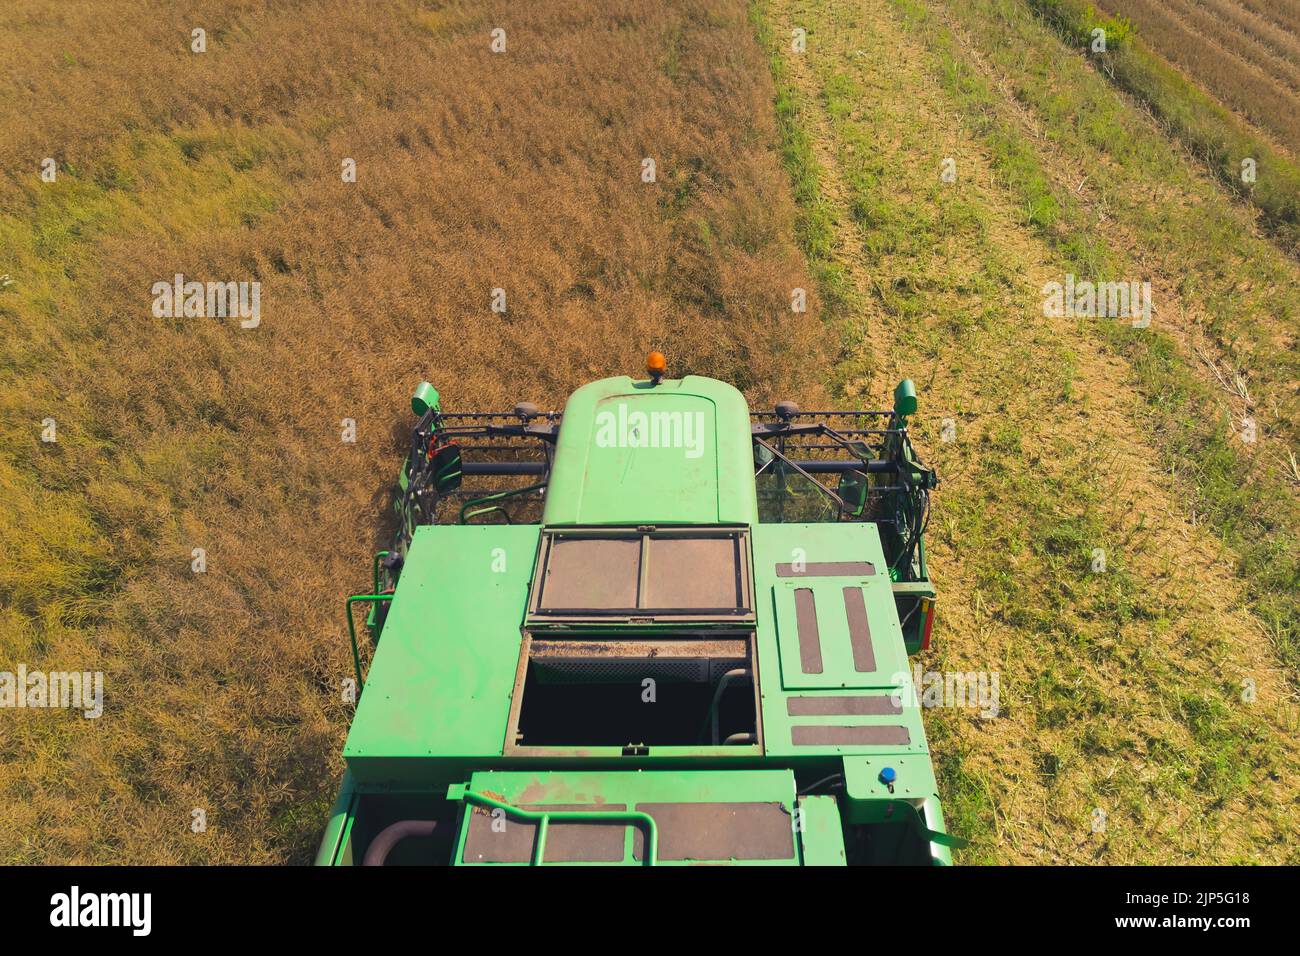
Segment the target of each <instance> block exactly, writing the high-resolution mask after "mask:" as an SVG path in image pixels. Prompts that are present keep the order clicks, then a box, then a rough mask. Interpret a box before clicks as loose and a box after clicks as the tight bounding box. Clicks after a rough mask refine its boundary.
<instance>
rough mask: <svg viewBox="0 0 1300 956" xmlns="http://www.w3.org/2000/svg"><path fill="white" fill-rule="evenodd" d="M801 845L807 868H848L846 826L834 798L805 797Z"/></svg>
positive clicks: (800, 804) (800, 827)
mask: <svg viewBox="0 0 1300 956" xmlns="http://www.w3.org/2000/svg"><path fill="white" fill-rule="evenodd" d="M798 820H799V843H800V845H801V847H802V848H803V863H804V866H844V865H845V864H846V863H847V862H848V860H847V858H846V856H845V853H844V823H843V821H842V820H840V809H839V806H838V805H837V804H836V802H835V798H834V797H831V796H813V797H804V798H803V799H801V800H800V801H799V817H798Z"/></svg>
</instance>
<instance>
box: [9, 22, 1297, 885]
mask: <svg viewBox="0 0 1300 956" xmlns="http://www.w3.org/2000/svg"><path fill="white" fill-rule="evenodd" d="M1101 6H1103V7H1104V8H1105V10H1106V12H1107V13H1113V14H1119V15H1123V16H1127V17H1130V18H1131V19H1132V21H1133V23H1134V24H1136V27H1137V39H1138V41H1140V42H1142V43H1146V44H1148V45H1149V48H1150V49H1152V50H1155V51H1156V52H1158V53H1159V54H1160V56H1162V57H1164V58H1165V59H1167V60H1168V61H1169V62H1170V63H1172V64H1173V65H1174V66H1175V67H1177V68H1179V69H1181V70H1183V71H1185V82H1186V83H1187V84H1188V85H1189V88H1193V90H1195V89H1198V88H1202V87H1203V89H1204V91H1205V92H1206V93H1208V94H1209V95H1210V96H1212V97H1214V98H1215V99H1217V100H1218V101H1219V102H1221V103H1222V104H1223V105H1224V106H1225V107H1226V108H1227V110H1229V111H1232V112H1234V113H1237V114H1240V116H1241V117H1242V118H1244V119H1245V120H1246V121H1247V122H1249V123H1250V124H1253V126H1255V127H1258V129H1259V130H1261V131H1262V133H1261V135H1262V136H1263V137H1265V139H1266V140H1267V142H1266V143H1265V145H1266V146H1267V147H1268V148H1270V149H1276V157H1277V159H1276V162H1274V160H1273V158H1272V157H1273V156H1274V154H1273V153H1269V154H1268V158H1267V160H1266V161H1261V163H1260V164H1259V174H1260V179H1259V182H1258V183H1257V184H1256V188H1255V190H1254V192H1252V193H1251V194H1250V195H1249V196H1244V195H1243V194H1242V193H1241V192H1239V191H1238V190H1236V189H1235V188H1234V187H1233V186H1232V185H1231V184H1230V183H1226V182H1225V180H1224V176H1223V167H1224V166H1225V164H1226V166H1228V167H1231V168H1236V164H1237V163H1238V162H1239V160H1240V158H1241V157H1240V156H1239V155H1238V154H1237V153H1235V152H1231V151H1230V150H1227V151H1224V152H1223V153H1222V155H1218V154H1216V155H1214V156H1211V155H1209V154H1208V153H1207V151H1206V150H1203V149H1200V148H1197V147H1195V146H1194V145H1188V139H1187V137H1188V136H1189V135H1190V134H1189V133H1188V130H1189V129H1190V127H1188V126H1186V125H1183V126H1179V125H1178V123H1176V122H1174V121H1173V120H1172V119H1170V117H1171V116H1173V113H1172V112H1171V110H1172V107H1171V105H1170V104H1171V102H1172V100H1161V103H1162V104H1163V106H1162V107H1161V108H1158V109H1157V108H1152V107H1151V105H1150V101H1146V100H1144V99H1143V97H1142V96H1141V95H1138V94H1137V93H1135V87H1133V86H1132V85H1129V84H1125V83H1117V82H1115V79H1114V78H1113V77H1112V76H1110V75H1108V73H1107V70H1106V69H1100V68H1098V64H1097V62H1095V61H1094V60H1092V59H1090V58H1089V57H1088V55H1087V54H1086V52H1085V51H1084V50H1083V49H1081V47H1080V45H1079V44H1076V43H1073V42H1071V41H1069V40H1068V39H1067V38H1065V37H1063V35H1062V31H1061V29H1059V25H1058V24H1054V23H1053V22H1052V21H1051V18H1050V17H1046V16H1044V10H1043V7H1044V4H1043V3H1040V2H1037V0H564V2H561V0H536V2H529V3H518V2H514V3H512V2H507V0H487V2H472V0H446V2H437V0H386V2H382V3H381V2H378V0H360V2H358V0H348V2H344V0H275V2H255V0H197V2H195V3H193V4H190V5H188V6H187V7H186V8H185V9H184V10H183V11H180V10H178V9H177V8H176V7H175V6H174V5H173V4H170V3H167V2H164V0H101V2H93V3H92V2H90V0H78V2H72V3H66V4H60V5H50V4H48V3H45V2H41V0H10V2H9V3H8V4H7V9H6V14H7V16H6V17H5V18H4V21H3V22H2V23H0V499H2V500H3V505H0V671H14V670H16V668H17V667H18V666H19V665H20V664H21V665H23V666H25V667H26V668H27V669H29V670H45V671H56V670H75V671H78V672H82V671H101V672H103V673H104V675H105V677H104V703H103V713H102V715H101V716H100V717H98V718H97V719H85V718H84V717H83V716H82V715H81V714H80V713H78V712H68V711H62V712H61V711H58V710H17V709H0V802H2V803H3V805H4V806H5V808H6V809H5V812H4V813H3V814H0V862H4V863H61V862H79V863H115V862H132V863H258V864H262V863H305V862H309V861H310V860H311V858H312V854H313V853H314V851H315V848H316V843H317V841H318V840H319V838H320V834H321V830H322V827H323V825H324V821H325V819H326V816H327V814H328V811H329V807H330V804H331V803H332V801H333V799H334V795H335V793H336V791H337V788H338V782H339V777H340V775H341V773H342V769H343V764H342V760H341V758H340V756H339V754H340V750H341V747H342V745H343V740H344V737H345V735H346V732H347V726H348V721H349V719H350V716H351V711H352V708H351V705H350V704H349V703H348V702H347V701H346V700H345V698H344V695H343V694H342V693H341V688H342V687H343V686H344V683H345V681H346V680H347V678H349V677H350V676H351V674H352V662H351V656H350V651H349V649H348V639H347V630H346V626H345V623H344V618H343V601H344V598H345V596H346V595H347V594H350V593H353V592H355V591H357V590H358V589H359V588H363V587H364V586H365V585H366V583H367V578H368V575H369V567H370V565H369V561H370V557H371V555H373V553H374V551H375V549H376V548H379V547H383V546H384V544H385V542H386V539H387V534H388V532H389V530H390V528H391V526H390V524H389V523H388V518H387V510H388V506H389V498H388V494H387V492H388V487H389V485H390V484H391V482H392V479H393V476H394V474H395V472H396V469H397V466H398V463H399V460H400V457H401V456H402V454H403V453H404V450H405V447H406V445H405V443H406V441H407V439H408V437H409V427H410V423H411V418H410V412H409V395H410V391H411V388H412V386H413V384H414V383H415V382H417V381H418V380H420V379H421V378H425V379H428V380H429V381H431V382H434V383H435V384H436V385H437V387H438V389H439V391H440V392H441V393H442V397H443V401H444V403H445V405H446V407H447V408H448V409H449V410H453V411H454V410H462V409H471V408H472V409H481V410H501V411H507V410H509V408H510V407H511V406H512V405H513V404H514V403H515V402H516V401H520V400H528V401H533V402H536V403H538V404H539V405H541V406H542V407H544V408H559V407H561V406H562V404H563V402H564V400H565V397H566V396H567V395H568V394H569V392H571V391H572V390H573V389H574V388H576V387H577V386H579V385H581V384H583V383H585V382H587V381H590V380H592V379H594V378H599V377H602V376H605V375H615V374H625V373H626V374H637V373H638V371H639V367H640V363H641V360H642V358H643V356H644V353H645V352H646V350H647V349H649V348H659V349H662V350H663V351H664V352H666V353H667V354H668V360H669V362H670V364H671V368H672V373H673V374H674V375H677V374H686V373H698V374H704V375H710V376H713V377H716V378H720V379H723V380H725V381H729V382H732V383H733V384H735V385H737V386H738V387H739V388H740V389H741V390H742V391H744V393H745V394H746V396H747V397H748V398H749V400H750V402H751V404H752V405H753V406H754V407H759V408H767V407H770V406H771V404H772V403H773V402H774V401H775V400H778V399H786V398H790V399H795V400H797V401H799V402H801V403H803V404H804V405H805V407H813V406H817V405H823V404H824V403H828V404H830V405H832V406H846V407H853V406H860V407H879V406H881V405H883V404H884V403H886V401H887V399H888V396H889V394H890V391H891V389H892V388H893V385H894V383H896V382H897V381H898V380H899V379H900V378H904V377H909V378H912V379H913V380H915V382H916V384H917V387H918V390H919V391H920V395H921V409H920V415H919V418H918V420H917V422H916V424H915V426H914V432H915V434H914V438H915V440H916V442H917V444H918V446H919V447H920V449H921V452H922V455H923V457H924V458H925V459H926V461H927V463H928V464H930V465H931V466H933V467H935V468H936V469H937V470H938V473H939V475H940V481H941V484H940V486H939V489H938V491H937V492H936V494H935V495H934V498H933V505H932V508H933V511H932V519H931V524H930V528H929V532H928V538H927V542H928V545H929V548H930V566H931V567H930V569H931V573H932V575H933V576H934V578H935V579H936V581H937V586H938V593H939V613H938V620H937V623H936V645H937V646H936V648H935V649H933V650H930V651H927V652H925V653H924V654H923V655H922V657H921V658H920V660H919V665H920V666H921V667H922V668H923V669H925V670H933V671H946V672H954V671H955V672H981V673H990V672H991V673H995V674H997V675H998V676H999V682H1000V688H1001V704H1000V708H999V712H998V713H997V715H996V716H981V715H980V714H979V713H977V712H975V711H972V710H966V709H958V708H943V707H940V708H935V709H933V710H931V711H928V712H927V713H926V715H925V723H926V731H927V734H928V735H929V738H930V742H931V748H932V751H933V756H934V760H935V766H936V772H937V774H938V777H939V786H940V791H941V793H942V795H943V799H944V805H945V809H946V813H947V814H948V822H949V826H950V829H951V830H952V831H953V832H955V833H957V834H959V835H960V836H962V837H964V838H966V839H967V840H969V841H970V845H969V846H968V847H966V848H965V849H962V850H959V851H957V853H956V859H957V862H959V863H967V864H981V863H1080V864H1127V863H1142V864H1148V863H1225V864H1227V863H1292V864H1294V863H1297V862H1300V849H1298V848H1297V841H1296V839H1295V834H1296V832H1297V830H1298V829H1300V681H1298V680H1297V677H1296V675H1297V668H1300V464H1298V463H1297V457H1296V456H1297V455H1298V454H1300V346H1298V344H1297V335H1298V333H1300V256H1297V255H1296V250H1297V249H1300V245H1295V244H1293V242H1292V239H1291V238H1290V237H1291V236H1293V235H1295V234H1294V233H1288V232H1287V229H1289V228H1290V225H1289V224H1295V223H1300V212H1297V210H1300V197H1297V196H1296V195H1294V194H1293V191H1292V190H1291V188H1290V186H1287V185H1285V183H1287V182H1290V180H1287V179H1286V176H1287V175H1290V173H1288V172H1287V170H1288V169H1289V167H1288V166H1287V165H1286V164H1287V163H1288V162H1290V157H1291V156H1293V155H1294V153H1295V152H1296V151H1297V150H1300V127H1297V126H1296V123H1297V117H1300V109H1297V108H1296V107H1297V103H1298V101H1300V41H1297V36H1300V30H1298V22H1300V5H1297V4H1296V3H1295V2H1293V0H1267V2H1266V0H1240V2H1228V0H1206V2H1204V3H1190V2H1189V3H1182V2H1178V3H1167V4H1156V3H1146V2H1141V3H1138V2H1129V0H1105V2H1103V3H1102V4H1101ZM195 28H202V29H203V30H204V31H205V34H204V36H205V49H204V50H203V51H202V52H196V51H195V49H194V46H193V44H194V42H195V41H194V39H193V33H192V31H193V30H194V29H195ZM496 30H503V31H504V33H503V34H500V36H501V37H503V38H504V40H503V43H504V46H503V48H501V49H500V50H499V51H498V50H494V48H493V44H494V42H497V40H496V39H495V38H496V36H497V35H496V34H494V32H493V31H496ZM1189 37H1190V38H1191V39H1189ZM1193 41H1194V42H1193ZM1229 62H1230V63H1232V64H1234V68H1231V69H1230V68H1228V67H1226V66H1225V65H1224V64H1225V63H1229ZM1237 64H1240V68H1236V65H1237ZM1121 67H1122V65H1121ZM1120 75H1121V78H1122V76H1123V75H1124V74H1123V72H1122V68H1121V72H1120ZM1170 89H1173V88H1172V87H1170ZM1162 95H1163V94H1162ZM1175 95H1177V96H1182V95H1184V93H1183V92H1181V87H1180V88H1179V92H1176V93H1170V94H1169V96H1171V97H1173V96H1175ZM1187 95H1195V93H1194V92H1193V93H1192V94H1187ZM1225 122H1228V121H1227V120H1225ZM1234 130H1235V127H1234ZM1233 135H1234V136H1236V135H1238V132H1234V133H1233ZM1240 135H1242V136H1249V135H1253V134H1252V133H1251V132H1250V131H1247V132H1244V133H1241V134H1240ZM1198 142H1200V141H1198ZM1182 146H1187V148H1182ZM1261 155H1262V154H1261ZM47 160H52V161H53V162H52V166H51V165H47V163H46V161H47ZM647 160H649V161H651V168H652V170H653V175H652V176H651V177H649V178H647V175H646V170H647V165H646V162H647ZM49 168H53V169H54V170H55V175H54V176H53V179H52V181H51V179H50V178H49V177H47V176H46V175H44V172H45V170H47V169H49ZM1275 171H1276V176H1275V178H1272V179H1270V177H1274V174H1275ZM352 173H354V175H352ZM1279 183H1283V184H1284V185H1278V184H1279ZM1270 190H1271V191H1270ZM1247 200H1249V201H1247ZM1288 202H1290V204H1291V205H1289V206H1288V205H1287V203H1288ZM1288 210H1289V211H1288ZM1293 214H1294V215H1295V218H1294V219H1288V218H1287V217H1288V216H1290V215H1293ZM178 274H180V275H183V276H184V277H185V279H186V280H190V279H193V280H197V281H221V282H225V281H230V282H241V281H249V282H254V281H255V282H258V283H260V289H261V292H260V306H259V307H260V313H259V314H258V315H257V317H256V320H255V321H251V320H250V321H251V324H250V323H249V322H243V323H241V321H240V320H239V318H237V317H193V316H190V317H186V316H185V315H184V314H183V313H182V314H171V315H168V314H163V315H159V314H158V309H157V293H156V292H155V291H154V290H155V287H156V286H157V285H158V284H159V283H162V284H163V285H165V286H170V285H171V283H172V282H173V279H174V277H175V276H176V275H178ZM1076 279H1077V280H1078V281H1092V282H1116V283H1118V282H1123V283H1136V284H1137V286H1138V287H1143V286H1144V284H1146V285H1145V288H1146V290H1147V292H1146V295H1147V299H1146V301H1147V302H1148V303H1149V304H1150V309H1149V322H1148V323H1145V324H1142V323H1136V324H1135V322H1130V321H1129V320H1128V319H1127V318H1125V317H1115V316H1109V317H1108V316H1099V317H1093V316H1086V315H1082V314H1079V315H1069V314H1066V315H1062V314H1055V313H1051V311H1050V310H1049V309H1047V308H1046V307H1045V294H1046V293H1045V290H1046V289H1048V288H1049V287H1051V286H1052V284H1053V283H1056V284H1061V285H1064V284H1066V283H1070V284H1071V285H1072V284H1073V283H1074V282H1075V281H1076ZM795 289H806V290H807V293H808V308H807V311H806V312H796V311H792V309H791V293H792V290H795ZM199 570H201V571H202V573H196V572H197V571H199ZM196 820H202V821H203V825H202V826H196V822H195V821H196Z"/></svg>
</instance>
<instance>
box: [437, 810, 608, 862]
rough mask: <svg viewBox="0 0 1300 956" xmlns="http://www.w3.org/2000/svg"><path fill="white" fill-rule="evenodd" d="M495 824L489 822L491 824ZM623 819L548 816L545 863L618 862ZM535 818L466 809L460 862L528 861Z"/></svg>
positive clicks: (534, 831) (531, 852) (602, 811)
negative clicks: (564, 819)
mask: <svg viewBox="0 0 1300 956" xmlns="http://www.w3.org/2000/svg"><path fill="white" fill-rule="evenodd" d="M522 809H524V810H591V811H595V812H599V813H609V812H614V811H618V810H625V809H627V808H626V806H625V805H622V804H608V803H606V804H580V803H573V804H533V805H529V806H524V807H523V808H522ZM494 823H495V824H496V828H495V829H494V828H493V824H494ZM626 834H627V824H626V823H623V822H622V821H614V822H611V823H608V824H603V823H565V822H561V821H552V822H551V824H550V826H549V827H548V828H547V834H546V862H547V863H618V862H621V861H622V860H623V856H624V853H625V845H626ZM536 837H537V824H535V823H526V822H523V821H521V820H512V819H509V818H507V817H505V816H498V817H493V816H492V814H491V813H490V812H489V811H487V810H484V809H482V808H474V809H473V810H471V811H470V820H469V832H468V834H467V835H466V837H465V851H464V853H463V854H462V855H461V860H462V862H464V863H527V862H529V861H530V860H531V859H532V857H533V843H534V842H535V839H536Z"/></svg>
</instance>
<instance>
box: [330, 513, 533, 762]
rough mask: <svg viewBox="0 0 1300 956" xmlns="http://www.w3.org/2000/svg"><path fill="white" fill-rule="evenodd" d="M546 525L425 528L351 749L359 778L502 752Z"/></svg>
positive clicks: (347, 752)
mask: <svg viewBox="0 0 1300 956" xmlns="http://www.w3.org/2000/svg"><path fill="white" fill-rule="evenodd" d="M538 530H539V529H538V528H537V527H536V526H535V525H518V526H508V525H487V526H471V525H437V526H424V527H420V528H418V529H417V530H416V533H415V538H414V540H413V542H412V545H411V550H410V553H409V554H408V556H407V562H406V569H405V571H404V572H403V574H402V577H401V579H400V581H399V582H398V585H397V591H396V593H395V594H394V599H393V604H392V609H391V610H390V611H389V612H388V619H387V621H386V622H385V625H384V637H383V642H382V649H381V651H380V652H378V653H376V655H375V659H374V662H373V664H372V665H371V668H370V672H369V674H368V675H367V677H366V686H365V692H364V693H363V694H362V695H361V700H360V702H359V703H358V705H357V712H356V716H355V717H354V718H353V721H352V729H351V732H350V733H349V734H348V740H347V745H346V746H345V747H344V749H343V756H344V759H345V760H346V761H347V763H348V766H349V768H350V769H351V771H352V774H353V776H354V777H355V778H356V780H357V782H358V783H364V784H388V783H392V784H394V785H401V784H402V783H403V782H404V781H407V780H409V779H411V777H412V776H414V775H415V774H416V773H417V772H418V771H417V770H416V768H410V767H404V766H403V765H404V764H405V763H406V762H409V761H410V760H412V759H416V758H425V759H427V758H430V757H434V758H436V759H437V760H438V761H447V760H454V759H455V758H460V757H487V756H491V755H500V753H501V750H502V746H503V744H504V741H505V733H506V720H507V716H508V714H509V709H510V693H511V689H512V687H513V684H514V675H515V663H516V661H517V660H518V657H519V643H520V632H519V622H520V620H521V619H522V618H523V613H524V606H525V604H526V603H527V600H528V582H529V580H530V578H531V577H532V571H533V560H534V557H535V555H536V551H537V538H538Z"/></svg>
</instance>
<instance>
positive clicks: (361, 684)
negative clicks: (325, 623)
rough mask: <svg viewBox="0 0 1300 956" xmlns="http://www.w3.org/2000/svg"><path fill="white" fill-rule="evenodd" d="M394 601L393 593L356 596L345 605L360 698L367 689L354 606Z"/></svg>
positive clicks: (350, 598)
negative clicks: (362, 673) (353, 610)
mask: <svg viewBox="0 0 1300 956" xmlns="http://www.w3.org/2000/svg"><path fill="white" fill-rule="evenodd" d="M392 599H393V595H392V594H391V593H389V594H354V595H352V596H351V597H349V598H348V600H347V604H346V605H345V608H346V610H345V612H344V613H346V614H347V617H348V636H349V637H351V638H352V666H353V668H355V670H356V674H357V693H358V696H360V692H361V691H362V690H364V689H365V686H366V682H365V681H364V680H363V679H362V677H361V649H360V648H359V647H358V646H357V625H356V622H355V621H353V620H352V605H354V604H361V603H362V602H364V601H371V602H378V601H391V600H392Z"/></svg>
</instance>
